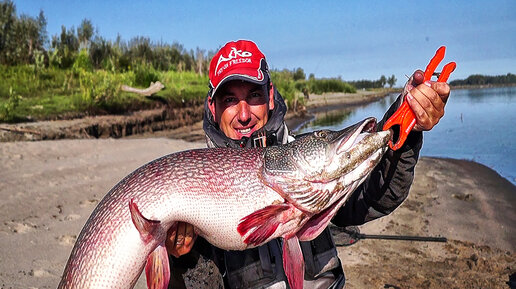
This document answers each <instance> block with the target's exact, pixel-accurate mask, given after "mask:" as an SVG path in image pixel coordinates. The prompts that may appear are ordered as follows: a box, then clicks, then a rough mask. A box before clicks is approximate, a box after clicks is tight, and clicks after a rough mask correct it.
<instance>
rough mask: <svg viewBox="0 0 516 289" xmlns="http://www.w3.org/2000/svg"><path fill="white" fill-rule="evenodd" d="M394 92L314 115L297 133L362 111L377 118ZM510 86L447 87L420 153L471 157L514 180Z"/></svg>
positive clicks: (514, 104) (513, 90)
mask: <svg viewBox="0 0 516 289" xmlns="http://www.w3.org/2000/svg"><path fill="white" fill-rule="evenodd" d="M396 97H397V95H391V96H388V97H385V98H383V99H382V100H380V101H378V102H375V103H371V104H369V105H366V106H362V107H357V108H355V109H354V110H353V111H351V112H349V110H348V111H341V112H339V111H331V112H325V113H322V114H321V115H317V117H316V119H315V120H314V121H313V122H311V123H309V124H307V125H305V126H304V127H303V128H301V129H300V131H298V133H303V132H308V131H313V130H318V129H331V130H339V129H342V128H344V127H347V126H350V125H352V124H354V123H357V122H359V121H361V120H363V119H365V118H367V117H371V116H372V117H376V118H377V119H381V118H382V117H383V115H384V113H385V112H386V111H387V109H388V108H389V106H390V105H391V103H393V102H394V101H395V100H396ZM515 125H516V87H501V88H485V89H461V90H453V91H452V93H451V95H450V99H449V101H448V104H447V105H446V114H445V116H444V118H443V119H441V121H440V122H439V124H438V125H437V126H436V127H435V128H434V129H432V131H431V132H427V133H425V134H424V145H423V149H422V151H421V155H423V156H439V157H450V158H456V159H467V160H473V161H476V162H479V163H482V164H484V165H487V166H488V167H490V168H492V169H495V170H496V171H497V172H499V173H500V174H501V175H502V176H504V177H505V178H507V179H508V180H509V181H511V182H512V183H513V184H516V129H515Z"/></svg>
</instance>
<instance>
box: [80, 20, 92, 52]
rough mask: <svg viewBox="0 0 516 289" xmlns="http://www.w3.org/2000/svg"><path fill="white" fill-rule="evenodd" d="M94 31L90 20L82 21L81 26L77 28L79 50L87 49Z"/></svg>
mask: <svg viewBox="0 0 516 289" xmlns="http://www.w3.org/2000/svg"><path fill="white" fill-rule="evenodd" d="M93 33H94V29H93V24H92V23H91V20H89V19H83V20H82V22H81V25H80V26H79V27H77V38H78V39H79V44H80V48H82V49H84V48H85V49H88V48H89V46H90V41H91V38H92V37H93Z"/></svg>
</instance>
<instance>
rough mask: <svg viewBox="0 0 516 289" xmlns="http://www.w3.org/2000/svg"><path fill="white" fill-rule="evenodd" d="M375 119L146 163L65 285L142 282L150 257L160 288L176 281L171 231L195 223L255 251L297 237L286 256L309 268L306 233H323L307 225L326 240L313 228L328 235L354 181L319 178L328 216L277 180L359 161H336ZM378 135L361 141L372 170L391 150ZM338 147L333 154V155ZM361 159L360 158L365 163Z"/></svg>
mask: <svg viewBox="0 0 516 289" xmlns="http://www.w3.org/2000/svg"><path fill="white" fill-rule="evenodd" d="M371 121H375V120H371V119H369V120H365V121H364V122H362V123H359V124H357V125H355V126H353V127H352V128H351V129H350V128H347V129H345V130H343V131H339V132H334V133H333V134H332V133H330V132H328V134H329V136H331V137H330V138H328V139H324V138H321V137H320V136H319V135H317V134H312V135H309V136H306V137H303V138H300V139H299V140H296V141H294V142H293V143H292V144H287V145H285V146H281V147H267V148H253V149H232V148H214V149H198V150H190V151H184V152H179V153H174V154H170V155H167V156H164V157H161V158H159V159H156V160H154V161H152V162H150V163H148V164H146V165H144V166H142V167H140V168H138V169H137V170H135V171H134V172H133V173H131V174H129V175H128V176H127V177H125V178H124V179H123V180H122V181H120V182H119V183H118V184H117V185H116V186H115V187H114V188H113V189H111V190H110V191H109V192H108V194H107V195H106V196H105V197H104V198H103V199H102V201H101V202H100V203H99V204H98V205H97V207H96V208H95V210H94V211H93V213H92V214H91V216H90V218H89V219H88V221H87V222H86V224H85V226H84V228H83V229H82V231H81V233H80V235H79V237H78V239H77V241H76V244H75V246H74V248H73V250H72V253H71V255H70V258H69V260H68V263H67V265H66V267H65V271H64V273H63V277H62V280H61V283H60V285H59V288H132V287H133V286H134V284H135V282H136V281H137V279H138V277H139V275H140V274H141V272H142V270H143V268H144V267H145V266H146V263H147V262H148V263H150V264H151V265H152V264H157V265H156V266H155V267H152V266H151V267H150V269H149V270H147V269H146V272H147V271H149V272H150V273H149V272H147V279H148V280H149V279H153V280H154V281H156V280H158V281H156V282H157V283H158V284H159V285H158V286H160V287H158V288H164V287H166V284H168V276H162V274H163V275H166V274H167V273H163V272H161V271H158V272H155V271H154V270H158V269H156V268H162V267H166V268H168V258H167V257H166V253H165V257H160V256H163V252H166V251H164V247H163V244H164V241H165V238H166V233H167V231H168V230H169V229H170V228H171V227H172V226H174V225H175V224H176V223H177V222H187V223H190V224H192V225H193V226H194V227H195V228H196V233H197V234H199V235H200V236H202V237H203V238H205V239H206V240H207V241H208V242H210V243H211V244H212V245H214V246H216V247H219V248H222V249H225V250H245V249H247V248H250V247H254V246H258V245H260V244H263V243H266V242H268V241H269V240H271V239H274V238H278V237H283V238H284V239H286V240H288V242H284V243H285V244H286V245H285V246H287V247H288V248H284V259H289V260H287V261H289V262H290V261H292V260H290V258H294V259H295V260H293V262H296V263H297V262H300V263H301V264H304V263H303V261H302V255H301V256H298V252H301V251H300V250H297V247H298V246H299V244H298V241H297V236H296V232H298V231H300V230H301V229H302V228H303V225H304V224H306V223H307V222H309V221H310V220H312V221H311V223H310V226H314V229H313V230H311V229H309V228H304V230H301V231H302V232H304V233H303V236H300V238H301V237H302V238H303V239H310V238H312V239H313V238H315V237H316V236H312V235H310V232H320V231H321V230H320V228H322V227H323V226H326V225H327V222H329V219H328V217H327V216H326V215H325V214H334V213H335V212H336V209H337V208H333V209H332V208H331V206H332V204H334V203H335V204H337V203H338V204H339V206H341V205H342V204H343V203H344V201H345V199H346V198H347V197H348V196H346V194H347V193H346V190H345V189H346V188H347V187H348V186H345V187H344V186H343V185H342V184H341V183H339V180H343V179H345V178H344V176H345V173H346V172H342V171H338V170H336V174H335V175H334V181H332V182H328V183H327V184H326V185H324V184H320V183H319V184H317V187H318V188H319V189H318V190H317V191H315V192H312V195H311V196H310V195H308V198H307V200H308V201H306V202H311V201H312V199H313V202H316V203H315V205H314V204H308V206H313V207H317V208H318V210H319V211H318V212H321V214H323V215H322V217H320V216H317V213H318V212H307V211H306V210H304V209H303V208H302V207H297V205H296V204H294V202H290V201H289V199H288V198H289V196H290V195H292V196H293V197H292V198H295V194H293V193H294V192H288V191H285V190H286V188H283V187H281V186H277V185H275V183H274V182H277V183H278V184H281V183H283V182H285V181H286V180H289V181H291V182H293V183H294V184H296V183H297V184H299V186H293V185H291V186H288V187H289V188H290V189H294V190H295V189H296V188H297V187H302V188H305V189H306V188H309V187H310V186H311V183H310V182H308V183H307V181H306V180H316V179H317V174H321V173H324V176H325V178H328V176H332V174H331V172H329V171H327V170H326V171H325V170H324V167H325V166H327V167H329V168H339V167H341V166H346V165H347V164H344V163H342V164H340V165H336V164H333V163H332V162H346V163H347V162H349V161H350V160H348V159H347V158H346V157H344V158H342V159H339V158H338V157H335V156H338V155H339V154H335V153H334V152H335V151H337V152H338V150H339V148H341V147H342V146H343V142H344V141H347V139H348V138H349V135H350V134H352V135H353V136H354V138H356V137H358V135H359V134H360V133H361V130H362V129H363V128H364V127H366V126H369V123H370V122H371ZM368 134H369V135H371V136H372V137H370V138H364V139H368V141H367V142H365V141H364V142H363V143H361V144H360V146H367V147H368V148H369V149H368V150H367V151H368V152H372V153H371V154H370V155H364V156H358V158H360V159H363V162H362V163H364V162H366V161H369V162H370V161H371V160H369V158H373V159H374V161H373V162H372V163H371V165H369V163H367V164H368V165H367V168H366V170H367V171H368V172H370V171H371V170H372V166H374V165H373V164H376V163H377V162H378V161H379V159H380V158H381V155H382V154H383V152H385V149H386V147H387V146H386V143H387V141H388V139H389V138H390V134H389V132H380V133H370V132H368ZM332 138H333V139H332ZM348 146H349V145H348ZM351 149H355V147H353V146H351ZM331 150H333V152H332V154H327V151H331ZM346 153H347V152H346ZM373 153H374V154H373ZM266 155H269V156H274V157H272V158H271V157H266ZM330 155H331V156H330ZM355 155H356V154H355ZM325 157H326V159H325ZM322 160H323V162H322V163H321V161H322ZM351 161H355V162H357V163H358V161H357V160H356V159H355V160H351ZM267 162H268V163H267ZM324 162H327V163H324ZM266 164H267V165H266ZM296 164H297V165H296ZM299 164H303V166H305V167H304V168H303V170H302V171H300V170H298V168H299ZM343 174H344V175H343ZM362 180H363V178H362ZM359 181H361V180H357V182H359ZM325 186H326V187H325ZM354 186H356V184H354ZM328 192H333V196H330V194H328ZM306 193H309V192H306ZM319 195H321V196H319ZM305 198H306V196H305ZM312 223H313V224H312ZM296 244H297V245H296ZM160 252H161V254H162V255H160V254H159V253H160ZM285 252H287V253H289V254H285ZM299 254H300V253H299ZM290 256H293V257H290ZM149 258H151V261H149ZM164 259H166V260H164ZM156 261H158V262H156ZM160 262H162V263H160ZM284 262H285V261H284ZM298 265H299V264H298ZM302 266H304V265H302ZM284 267H285V263H284ZM289 268H290V266H289V267H288V268H286V270H287V271H286V272H287V273H289V272H291V271H292V270H294V271H299V270H301V269H299V268H301V267H299V266H294V267H292V268H296V269H289ZM298 269H299V270H298ZM159 270H161V269H159ZM302 271H304V269H303V270H302ZM302 271H301V272H294V273H293V274H287V276H289V283H291V285H292V286H291V287H292V288H300V287H299V285H296V284H299V283H295V282H296V281H294V280H293V279H296V278H297V279H301V280H302V276H303V272H302ZM292 276H297V277H296V278H294V277H292ZM162 280H165V281H166V282H165V281H162ZM154 281H152V280H151V283H152V282H154ZM301 282H302V281H301ZM301 286H302V283H301Z"/></svg>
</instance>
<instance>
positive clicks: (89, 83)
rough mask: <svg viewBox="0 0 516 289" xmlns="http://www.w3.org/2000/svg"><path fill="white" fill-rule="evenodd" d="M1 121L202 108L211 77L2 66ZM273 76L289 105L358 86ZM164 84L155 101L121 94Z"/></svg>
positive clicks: (142, 69) (144, 68)
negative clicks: (309, 93) (307, 95)
mask: <svg viewBox="0 0 516 289" xmlns="http://www.w3.org/2000/svg"><path fill="white" fill-rule="evenodd" d="M0 77H1V79H2V80H3V81H2V82H0V122H22V121H32V120H47V119H57V118H67V117H77V116H84V115H96V114H123V113H127V112H129V111H134V110H139V109H146V108H150V107H153V106H155V105H156V100H159V101H160V102H161V103H168V104H170V105H172V106H176V105H180V106H183V105H191V104H202V102H203V101H204V98H205V97H206V93H207V92H208V83H209V80H208V76H207V75H199V74H197V73H195V72H192V71H184V72H177V71H158V70H155V69H154V68H152V67H151V66H149V65H145V64H142V65H138V66H136V67H133V68H132V69H129V70H128V71H123V72H117V71H108V70H102V69H99V70H93V69H91V67H87V66H84V65H82V66H81V65H74V67H72V68H70V69H59V68H53V67H48V68H47V67H36V66H35V65H20V66H4V65H0ZM271 78H272V80H273V83H274V85H275V86H276V88H277V89H278V90H279V91H280V92H281V94H282V96H283V97H284V98H285V101H286V102H287V105H288V106H289V107H292V106H293V104H295V103H299V102H302V101H303V98H302V97H301V98H299V95H300V90H301V89H303V88H306V87H307V88H308V89H309V90H313V91H314V92H316V93H321V92H328V91H340V92H350V91H354V88H353V87H352V86H350V85H349V84H347V83H345V82H343V81H341V80H340V79H329V80H328V79H321V80H318V79H311V80H309V81H305V80H298V81H294V79H293V77H292V75H291V74H289V73H284V72H277V71H273V72H272V75H271ZM157 80H159V81H160V82H161V83H163V84H164V85H165V88H164V89H163V90H161V91H160V92H158V93H157V94H156V95H155V96H153V99H154V100H151V99H148V98H145V97H142V96H139V95H137V94H133V93H128V92H123V91H121V90H120V86H121V85H122V84H125V85H129V86H133V87H139V88H146V87H148V86H149V85H150V82H151V81H157Z"/></svg>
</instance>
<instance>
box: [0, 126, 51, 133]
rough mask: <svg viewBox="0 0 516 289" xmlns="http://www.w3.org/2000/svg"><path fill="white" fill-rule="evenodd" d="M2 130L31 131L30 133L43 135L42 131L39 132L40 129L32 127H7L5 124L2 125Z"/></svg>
mask: <svg viewBox="0 0 516 289" xmlns="http://www.w3.org/2000/svg"><path fill="white" fill-rule="evenodd" d="M0 130H5V131H11V132H16V133H30V134H36V135H41V132H39V131H36V130H32V129H26V128H21V127H5V126H0Z"/></svg>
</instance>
